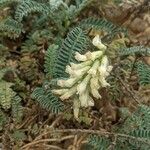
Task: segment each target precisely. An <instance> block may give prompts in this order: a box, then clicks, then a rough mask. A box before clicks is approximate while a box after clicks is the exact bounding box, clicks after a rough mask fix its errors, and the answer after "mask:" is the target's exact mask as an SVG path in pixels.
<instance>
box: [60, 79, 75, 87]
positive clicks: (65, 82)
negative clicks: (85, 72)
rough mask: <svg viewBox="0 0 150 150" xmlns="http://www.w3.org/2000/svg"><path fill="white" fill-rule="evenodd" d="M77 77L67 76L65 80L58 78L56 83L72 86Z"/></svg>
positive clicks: (62, 85)
mask: <svg viewBox="0 0 150 150" xmlns="http://www.w3.org/2000/svg"><path fill="white" fill-rule="evenodd" d="M77 80H78V79H77V78H69V79H67V80H58V81H57V85H59V86H61V87H72V86H73V85H74V84H75V83H76V82H77Z"/></svg>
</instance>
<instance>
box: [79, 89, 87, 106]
mask: <svg viewBox="0 0 150 150" xmlns="http://www.w3.org/2000/svg"><path fill="white" fill-rule="evenodd" d="M88 99H89V91H88V90H86V91H85V92H83V93H81V94H79V100H80V104H81V107H88V103H89V102H88Z"/></svg>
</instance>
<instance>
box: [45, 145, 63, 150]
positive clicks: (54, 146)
mask: <svg viewBox="0 0 150 150" xmlns="http://www.w3.org/2000/svg"><path fill="white" fill-rule="evenodd" d="M44 146H45V147H47V148H49V149H53V150H54V149H57V150H65V149H62V148H60V147H58V146H56V145H47V144H46V145H44ZM42 149H43V148H42Z"/></svg>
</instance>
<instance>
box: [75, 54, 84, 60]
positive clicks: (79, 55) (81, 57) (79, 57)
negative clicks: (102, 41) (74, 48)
mask: <svg viewBox="0 0 150 150" xmlns="http://www.w3.org/2000/svg"><path fill="white" fill-rule="evenodd" d="M75 59H76V60H78V61H86V60H87V58H86V56H85V55H81V54H80V53H79V52H75Z"/></svg>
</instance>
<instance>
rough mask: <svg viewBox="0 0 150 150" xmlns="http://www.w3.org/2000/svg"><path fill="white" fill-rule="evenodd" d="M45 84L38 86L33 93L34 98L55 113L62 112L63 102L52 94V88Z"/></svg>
mask: <svg viewBox="0 0 150 150" xmlns="http://www.w3.org/2000/svg"><path fill="white" fill-rule="evenodd" d="M45 86H46V85H44V86H43V87H37V88H36V89H35V90H34V91H33V93H32V98H34V99H35V100H36V101H38V102H39V103H40V105H41V106H42V107H43V108H46V109H47V110H50V111H51V112H53V113H59V112H61V111H62V110H63V104H62V103H61V101H60V100H59V99H58V98H57V97H55V96H54V95H53V94H52V92H51V91H50V89H46V88H45Z"/></svg>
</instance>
